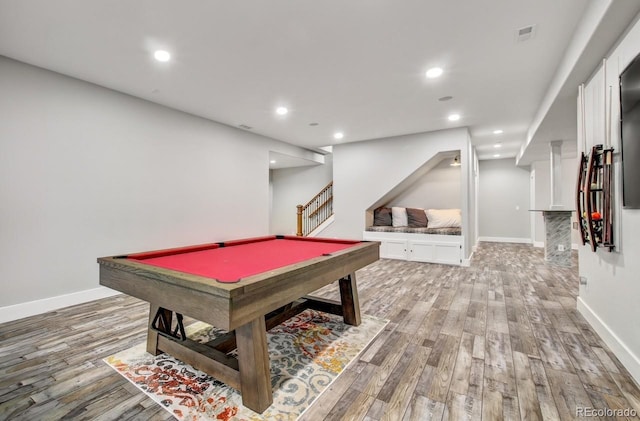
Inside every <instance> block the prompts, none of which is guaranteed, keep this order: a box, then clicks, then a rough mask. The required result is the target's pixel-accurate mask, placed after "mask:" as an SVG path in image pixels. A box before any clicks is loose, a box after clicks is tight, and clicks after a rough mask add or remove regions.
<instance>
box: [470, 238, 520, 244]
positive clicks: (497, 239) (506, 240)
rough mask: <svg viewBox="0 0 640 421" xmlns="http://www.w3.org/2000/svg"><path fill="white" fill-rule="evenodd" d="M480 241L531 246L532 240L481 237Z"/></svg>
mask: <svg viewBox="0 0 640 421" xmlns="http://www.w3.org/2000/svg"><path fill="white" fill-rule="evenodd" d="M478 241H489V242H492V243H522V244H531V239H530V238H512V237H479V238H478Z"/></svg>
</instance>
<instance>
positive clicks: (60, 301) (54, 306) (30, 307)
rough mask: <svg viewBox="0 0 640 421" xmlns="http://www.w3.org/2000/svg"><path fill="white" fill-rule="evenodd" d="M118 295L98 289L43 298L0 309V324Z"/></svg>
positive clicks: (111, 291)
mask: <svg viewBox="0 0 640 421" xmlns="http://www.w3.org/2000/svg"><path fill="white" fill-rule="evenodd" d="M117 294H120V293H119V292H118V291H114V290H112V289H110V288H107V287H98V288H93V289H87V290H84V291H78V292H74V293H71V294H65V295H58V296H56V297H51V298H44V299H42V300H35V301H28V302H26V303H20V304H14V305H10V306H5V307H0V323H6V322H11V321H14V320H18V319H22V318H24V317H29V316H35V315H36V314H42V313H46V312H48V311H53V310H58V309H60V308H63V307H69V306H72V305H76V304H82V303H86V302H88V301H93V300H98V299H100V298H107V297H111V296H114V295H117Z"/></svg>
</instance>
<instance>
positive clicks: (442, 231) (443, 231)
mask: <svg viewBox="0 0 640 421" xmlns="http://www.w3.org/2000/svg"><path fill="white" fill-rule="evenodd" d="M367 231H373V232H408V233H411V234H436V235H462V229H461V228H459V227H458V228H453V227H447V228H429V227H426V228H411V227H392V226H371V227H367Z"/></svg>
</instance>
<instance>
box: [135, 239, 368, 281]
mask: <svg viewBox="0 0 640 421" xmlns="http://www.w3.org/2000/svg"><path fill="white" fill-rule="evenodd" d="M357 244H360V242H358V241H345V240H331V239H318V238H308V237H306V238H305V237H289V236H270V237H260V238H254V239H248V240H242V241H232V242H229V243H216V244H210V245H204V246H195V247H186V248H181V249H174V250H162V251H158V252H151V253H142V254H137V255H130V256H128V257H127V258H128V259H132V260H135V261H137V262H139V263H144V264H148V265H151V266H156V267H161V268H165V269H171V270H176V271H179V272H184V273H189V274H192V275H199V276H204V277H207V278H213V279H216V280H217V281H219V282H237V281H239V280H240V279H242V278H246V277H248V276H251V275H256V274H259V273H264V272H267V271H270V270H274V269H278V268H281V267H284V266H288V265H291V264H294V263H299V262H302V261H305V260H308V259H312V258H314V257H319V256H322V255H323V254H331V253H334V252H337V251H340V250H344V249H347V248H349V247H352V246H354V245H357Z"/></svg>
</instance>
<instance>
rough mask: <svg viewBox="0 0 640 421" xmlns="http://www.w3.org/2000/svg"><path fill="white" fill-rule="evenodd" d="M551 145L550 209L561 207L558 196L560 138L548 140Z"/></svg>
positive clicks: (560, 168) (560, 160) (560, 194)
mask: <svg viewBox="0 0 640 421" xmlns="http://www.w3.org/2000/svg"><path fill="white" fill-rule="evenodd" d="M549 146H550V147H551V155H550V163H551V165H550V167H551V177H550V178H551V209H562V208H563V206H562V205H561V204H560V197H561V196H562V184H561V178H562V156H561V149H562V140H553V141H551V142H549Z"/></svg>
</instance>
